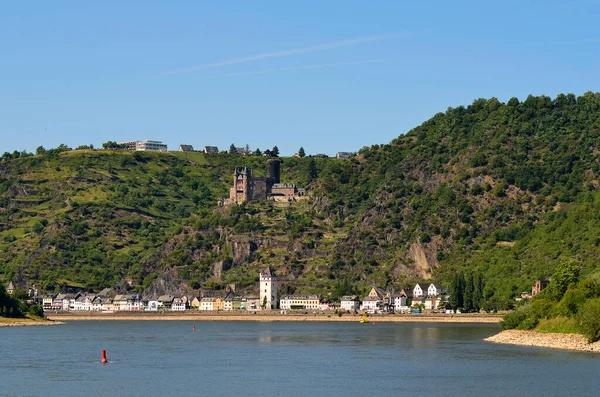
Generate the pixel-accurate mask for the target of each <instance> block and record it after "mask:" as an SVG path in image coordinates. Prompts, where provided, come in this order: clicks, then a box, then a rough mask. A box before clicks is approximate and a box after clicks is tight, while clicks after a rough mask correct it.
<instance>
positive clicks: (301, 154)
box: [298, 146, 306, 158]
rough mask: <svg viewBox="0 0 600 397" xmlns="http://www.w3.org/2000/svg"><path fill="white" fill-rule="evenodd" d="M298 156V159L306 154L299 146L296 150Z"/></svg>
mask: <svg viewBox="0 0 600 397" xmlns="http://www.w3.org/2000/svg"><path fill="white" fill-rule="evenodd" d="M298 156H300V158H302V157H304V156H306V153H305V152H304V148H303V147H302V146H300V149H299V150H298Z"/></svg>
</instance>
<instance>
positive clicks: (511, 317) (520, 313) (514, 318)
mask: <svg viewBox="0 0 600 397" xmlns="http://www.w3.org/2000/svg"><path fill="white" fill-rule="evenodd" d="M528 314H529V306H522V307H519V308H518V309H516V310H514V311H512V312H510V313H508V314H507V315H506V316H504V318H503V319H502V321H501V322H500V327H501V328H502V329H503V330H506V329H516V328H518V327H519V325H521V323H523V322H524V321H525V319H526V318H527V315H528Z"/></svg>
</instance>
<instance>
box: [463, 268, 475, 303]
mask: <svg viewBox="0 0 600 397" xmlns="http://www.w3.org/2000/svg"><path fill="white" fill-rule="evenodd" d="M464 280H465V282H464V286H465V287H464V290H463V302H464V308H465V311H467V312H471V311H472V310H473V290H474V288H473V273H471V272H468V273H467V275H466V276H465V278H464Z"/></svg>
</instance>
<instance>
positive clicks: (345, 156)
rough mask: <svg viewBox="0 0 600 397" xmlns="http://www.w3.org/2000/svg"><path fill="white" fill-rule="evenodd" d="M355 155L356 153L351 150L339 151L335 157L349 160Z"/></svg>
mask: <svg viewBox="0 0 600 397" xmlns="http://www.w3.org/2000/svg"><path fill="white" fill-rule="evenodd" d="M353 155H354V153H351V152H338V153H337V154H336V156H335V157H336V158H338V159H341V160H348V159H349V158H350V157H352V156H353Z"/></svg>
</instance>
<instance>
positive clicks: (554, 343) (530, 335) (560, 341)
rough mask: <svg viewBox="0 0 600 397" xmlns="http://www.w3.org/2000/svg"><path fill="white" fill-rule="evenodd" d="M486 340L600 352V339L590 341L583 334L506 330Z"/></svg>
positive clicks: (508, 343) (507, 343)
mask: <svg viewBox="0 0 600 397" xmlns="http://www.w3.org/2000/svg"><path fill="white" fill-rule="evenodd" d="M484 340H485V341H486V342H491V343H500V344H506V345H518V346H533V347H544V348H550V349H562V350H575V351H581V352H592V353H600V341H599V342H594V343H588V342H587V340H586V339H585V337H584V336H583V335H577V334H555V333H541V332H534V331H519V330H514V329H510V330H506V331H502V332H500V333H499V334H496V335H494V336H490V337H489V338H486V339H484Z"/></svg>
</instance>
